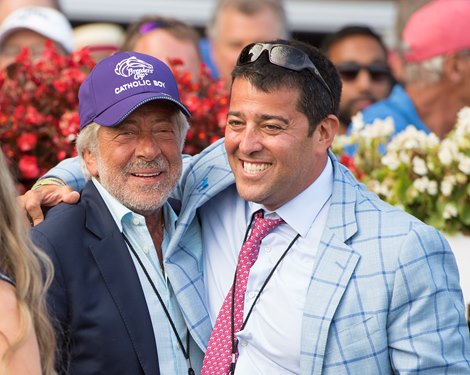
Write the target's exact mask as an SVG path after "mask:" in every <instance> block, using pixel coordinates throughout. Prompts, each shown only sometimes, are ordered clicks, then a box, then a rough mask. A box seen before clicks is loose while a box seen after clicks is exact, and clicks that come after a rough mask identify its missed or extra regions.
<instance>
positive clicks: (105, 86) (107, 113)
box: [78, 52, 191, 129]
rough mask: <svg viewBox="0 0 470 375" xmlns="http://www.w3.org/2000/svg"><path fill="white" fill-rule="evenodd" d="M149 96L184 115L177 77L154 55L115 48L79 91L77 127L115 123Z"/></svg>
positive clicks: (111, 125)
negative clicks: (168, 103) (172, 106)
mask: <svg viewBox="0 0 470 375" xmlns="http://www.w3.org/2000/svg"><path fill="white" fill-rule="evenodd" d="M151 100H168V101H171V102H173V103H175V104H176V106H177V107H178V108H179V109H180V110H181V112H183V113H184V114H185V115H186V116H188V117H189V116H191V113H190V112H189V110H188V109H187V108H186V107H185V106H184V105H183V103H181V101H180V96H179V93H178V86H177V84H176V79H175V77H174V76H173V73H172V72H171V70H170V68H169V67H168V66H167V65H165V63H163V62H162V61H160V60H158V59H156V58H155V57H152V56H149V55H145V54H143V53H137V52H117V53H116V54H114V55H112V56H110V57H108V58H106V59H104V60H102V61H100V62H99V63H98V64H97V65H96V66H95V67H94V68H93V70H92V71H91V72H90V74H89V75H88V77H87V78H86V79H85V80H84V81H83V83H82V85H81V86H80V90H79V91H78V101H79V104H78V113H79V116H80V129H83V128H84V127H85V126H87V125H89V124H90V123H92V122H96V123H98V124H100V125H102V126H110V127H113V126H116V125H118V124H119V123H121V122H122V121H123V120H124V119H125V118H126V117H127V116H129V115H130V114H131V113H132V112H133V111H134V110H135V109H137V108H138V107H139V106H141V105H142V104H144V103H147V102H149V101H151Z"/></svg>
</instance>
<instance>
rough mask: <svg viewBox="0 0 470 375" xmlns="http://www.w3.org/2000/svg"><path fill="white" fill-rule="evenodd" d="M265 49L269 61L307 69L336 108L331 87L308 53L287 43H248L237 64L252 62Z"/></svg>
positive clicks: (289, 67) (284, 66)
mask: <svg viewBox="0 0 470 375" xmlns="http://www.w3.org/2000/svg"><path fill="white" fill-rule="evenodd" d="M264 51H268V56H269V62H270V63H271V64H274V65H277V66H280V67H283V68H286V69H290V70H295V71H297V72H300V71H301V70H304V69H307V70H308V71H310V72H311V73H312V74H313V76H314V77H315V78H316V79H317V80H318V81H319V82H320V83H321V84H322V86H323V87H324V88H325V90H326V91H328V95H329V96H330V99H331V104H332V109H333V111H334V110H335V101H334V99H333V93H332V92H331V90H330V87H329V86H328V84H327V83H326V82H325V80H324V79H323V77H322V75H321V74H320V72H319V71H318V69H317V67H316V66H315V64H314V63H313V62H312V60H310V58H309V57H308V55H307V54H306V53H305V52H304V51H302V50H300V49H298V48H296V47H292V46H289V45H285V44H271V43H252V44H249V45H247V46H246V47H245V48H243V50H242V51H241V52H240V56H238V61H237V65H245V64H250V63H253V62H255V61H256V60H258V58H259V57H260V56H261V54H262V53H263V52H264Z"/></svg>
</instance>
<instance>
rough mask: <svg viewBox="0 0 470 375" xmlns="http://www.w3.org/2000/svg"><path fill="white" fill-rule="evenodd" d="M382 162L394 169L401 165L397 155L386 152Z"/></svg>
mask: <svg viewBox="0 0 470 375" xmlns="http://www.w3.org/2000/svg"><path fill="white" fill-rule="evenodd" d="M382 164H383V165H385V166H387V167H389V168H390V169H391V170H392V171H394V170H396V169H398V167H399V166H400V160H398V158H397V157H396V155H389V154H385V155H384V157H383V158H382Z"/></svg>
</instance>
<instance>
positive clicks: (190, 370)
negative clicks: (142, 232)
mask: <svg viewBox="0 0 470 375" xmlns="http://www.w3.org/2000/svg"><path fill="white" fill-rule="evenodd" d="M121 234H122V237H123V238H124V241H125V242H126V243H127V246H129V249H130V250H131V251H132V253H133V254H134V256H135V258H136V259H137V261H138V262H139V264H140V267H141V268H142V271H144V273H145V276H147V280H148V281H149V283H150V285H151V286H152V289H153V291H154V292H155V294H156V296H157V298H158V300H159V301H160V304H161V305H162V308H163V311H165V315H166V317H167V318H168V322H169V323H170V326H171V328H172V329H173V332H174V333H175V336H176V340H178V344H179V346H180V348H181V351H182V352H183V355H184V358H185V359H186V363H187V364H188V375H194V370H193V368H192V366H191V358H190V357H189V341H190V336H189V329H188V330H187V333H186V348H185V347H184V346H183V341H182V340H181V337H180V335H179V334H178V331H177V330H176V326H175V323H174V322H173V319H171V316H170V313H169V312H168V309H167V308H166V306H165V304H164V303H163V299H162V297H161V296H160V293H158V290H157V288H156V287H155V284H154V283H153V281H152V279H151V278H150V275H149V274H148V272H147V270H146V269H145V267H144V265H143V263H142V261H141V260H140V258H139V256H138V255H137V252H136V251H135V249H134V247H133V246H132V245H131V243H130V241H129V240H128V239H127V237H126V235H125V234H124V233H121Z"/></svg>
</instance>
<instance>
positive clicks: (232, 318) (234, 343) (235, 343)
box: [229, 212, 300, 374]
mask: <svg viewBox="0 0 470 375" xmlns="http://www.w3.org/2000/svg"><path fill="white" fill-rule="evenodd" d="M255 213H256V212H255ZM255 213H254V214H253V215H251V220H250V225H248V228H247V229H246V232H245V238H244V239H243V243H245V242H246V240H247V238H248V233H249V232H250V228H251V226H252V225H253V219H254V216H255ZM299 237H300V234H298V233H297V235H296V236H295V237H294V239H293V240H292V241H291V243H290V244H289V246H287V249H286V250H284V252H283V253H282V255H281V257H280V258H279V260H278V261H277V263H276V264H275V265H274V267H273V269H272V270H271V272H270V273H269V275H268V277H267V278H266V280H264V283H263V285H261V288H260V290H259V292H258V295H257V296H256V298H255V300H254V301H253V304H252V305H251V307H250V310H249V311H248V314H247V315H246V318H245V320H244V321H243V324H242V326H241V328H240V331H242V330H243V329H244V328H245V326H246V323H247V322H248V319H249V318H250V316H251V313H252V311H253V307H254V306H255V304H256V302H258V299H259V297H260V296H261V293H262V292H263V290H264V288H266V285H268V282H269V280H270V279H271V277H272V275H273V274H274V271H276V269H277V267H278V266H279V264H280V263H281V262H282V260H283V259H284V257H285V256H286V255H287V253H288V251H289V250H290V249H291V247H292V246H293V245H294V243H295V241H297V239H298V238H299ZM236 282H237V270H235V275H234V277H233V284H232V311H231V312H230V326H231V341H232V363H231V364H230V370H229V374H233V373H235V365H236V355H237V348H238V339H237V338H236V337H235V285H236Z"/></svg>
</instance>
